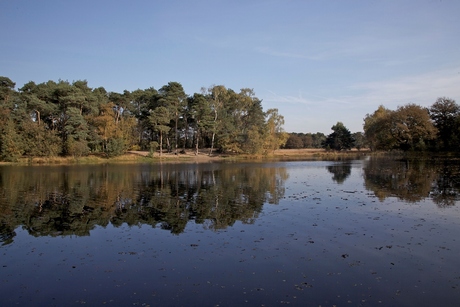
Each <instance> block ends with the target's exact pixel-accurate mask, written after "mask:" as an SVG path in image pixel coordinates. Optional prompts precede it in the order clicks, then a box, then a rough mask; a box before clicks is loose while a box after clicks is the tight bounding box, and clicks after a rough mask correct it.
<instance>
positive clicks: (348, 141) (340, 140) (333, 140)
mask: <svg viewBox="0 0 460 307" xmlns="http://www.w3.org/2000/svg"><path fill="white" fill-rule="evenodd" d="M331 129H332V131H334V132H333V133H331V134H329V135H328V136H327V138H326V141H325V142H324V145H323V147H324V148H330V149H333V150H338V151H340V150H350V149H351V148H353V147H354V146H355V140H354V138H353V136H352V135H351V132H350V130H348V129H347V128H346V127H345V126H344V124H343V123H341V122H337V124H335V125H334V126H332V128H331Z"/></svg>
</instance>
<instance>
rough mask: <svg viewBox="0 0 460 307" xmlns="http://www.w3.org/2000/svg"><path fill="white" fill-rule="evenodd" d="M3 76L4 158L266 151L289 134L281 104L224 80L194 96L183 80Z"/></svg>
mask: <svg viewBox="0 0 460 307" xmlns="http://www.w3.org/2000/svg"><path fill="white" fill-rule="evenodd" d="M15 87H16V84H15V83H14V82H13V81H12V80H10V79H9V78H7V77H0V103H1V105H0V130H1V136H0V160H2V161H16V160H17V159H19V158H21V157H50V156H74V157H81V156H86V155H89V154H100V155H104V156H107V157H113V156H117V155H121V154H123V153H124V152H126V151H127V150H149V151H152V152H157V151H159V154H160V155H161V154H162V152H163V150H166V151H169V152H174V153H176V154H178V153H180V152H181V151H183V150H185V149H187V148H189V149H191V148H193V150H196V152H197V153H198V150H199V149H200V148H206V149H209V153H212V152H213V151H215V150H217V151H219V152H232V153H246V154H261V153H267V152H270V151H273V150H275V149H277V148H279V147H280V146H281V145H283V144H284V143H285V142H286V140H287V133H285V132H284V131H283V125H284V118H283V116H282V115H280V114H278V110H277V109H269V110H267V111H266V112H264V111H263V109H262V105H261V100H260V99H259V98H257V97H256V96H255V94H254V92H253V90H251V89H247V88H245V89H241V90H240V92H235V91H233V90H231V89H228V88H226V87H225V86H223V85H214V86H211V87H209V88H207V89H206V88H203V89H202V91H201V93H195V94H193V95H187V94H186V93H185V92H184V89H183V87H182V85H181V84H180V83H178V82H169V83H168V84H167V85H164V86H163V87H161V88H160V89H159V90H156V89H154V88H153V87H151V88H148V89H145V90H141V89H138V90H135V91H132V92H130V91H127V90H125V91H124V92H123V93H116V92H107V91H106V90H105V89H104V88H103V87H98V88H90V87H89V86H88V83H87V81H81V80H79V81H74V82H72V83H70V82H68V81H63V80H59V81H58V82H55V81H48V82H44V83H40V84H36V83H35V82H32V81H30V82H28V83H27V84H25V85H24V86H23V87H21V88H19V89H18V90H16V89H15Z"/></svg>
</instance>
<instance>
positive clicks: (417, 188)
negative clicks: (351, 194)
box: [364, 158, 460, 207]
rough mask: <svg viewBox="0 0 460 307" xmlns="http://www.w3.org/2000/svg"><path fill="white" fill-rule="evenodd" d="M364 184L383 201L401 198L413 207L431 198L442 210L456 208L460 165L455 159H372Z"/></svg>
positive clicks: (368, 165) (367, 167)
mask: <svg viewBox="0 0 460 307" xmlns="http://www.w3.org/2000/svg"><path fill="white" fill-rule="evenodd" d="M364 184H365V187H366V188H367V189H368V190H371V191H373V192H374V193H375V195H376V196H377V197H378V198H379V199H380V200H381V201H383V200H384V199H385V198H387V197H398V198H399V199H401V200H404V201H407V202H411V203H413V202H418V201H421V200H423V199H425V198H427V197H430V198H432V199H433V202H434V203H436V204H437V205H438V206H439V207H447V206H453V205H454V204H455V202H456V201H458V200H459V199H460V198H459V189H460V164H459V161H458V160H453V159H400V160H395V159H383V158H372V159H370V160H369V161H368V162H367V163H366V164H365V166H364Z"/></svg>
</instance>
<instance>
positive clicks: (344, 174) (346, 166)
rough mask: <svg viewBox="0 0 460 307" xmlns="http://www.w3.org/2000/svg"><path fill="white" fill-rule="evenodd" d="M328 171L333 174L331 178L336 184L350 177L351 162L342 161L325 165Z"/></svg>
mask: <svg viewBox="0 0 460 307" xmlns="http://www.w3.org/2000/svg"><path fill="white" fill-rule="evenodd" d="M327 170H328V171H329V173H331V174H333V175H334V176H333V177H332V180H334V181H335V182H337V183H338V184H342V183H344V182H345V180H346V179H347V178H348V177H350V174H351V164H350V162H343V163H341V164H334V165H330V166H328V167H327Z"/></svg>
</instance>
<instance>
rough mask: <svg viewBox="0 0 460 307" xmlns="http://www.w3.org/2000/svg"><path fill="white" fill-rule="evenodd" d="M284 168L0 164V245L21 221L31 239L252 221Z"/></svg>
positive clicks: (280, 183)
mask: <svg viewBox="0 0 460 307" xmlns="http://www.w3.org/2000/svg"><path fill="white" fill-rule="evenodd" d="M287 177H288V175H287V172H286V169H285V168H282V167H278V168H273V167H260V166H257V165H256V166H251V165H247V166H245V167H241V166H239V167H234V166H233V167H231V166H230V165H227V166H225V165H223V166H213V165H156V166H153V165H144V166H83V167H54V168H53V167H29V168H27V167H4V168H2V170H1V172H0V193H1V194H0V195H1V197H0V242H3V243H4V244H8V243H11V242H12V241H13V238H14V236H15V233H14V229H15V228H16V227H18V226H21V225H22V226H23V227H24V228H25V229H27V231H28V232H29V233H30V234H31V235H33V236H61V235H78V236H84V235H89V232H90V230H91V229H93V228H94V227H95V226H103V227H105V226H107V225H108V224H109V223H111V224H113V225H114V226H120V225H122V224H123V223H127V224H128V225H130V226H131V225H140V224H148V225H151V226H152V227H160V228H162V229H166V230H169V231H171V232H172V233H174V234H180V233H182V232H183V231H184V229H185V227H186V225H187V223H189V222H190V221H194V222H195V223H198V224H202V225H203V226H204V227H205V228H207V229H223V228H226V227H227V226H231V225H233V224H234V223H235V222H236V221H241V222H243V223H253V222H254V219H255V218H257V216H258V214H259V213H260V211H261V210H262V206H263V204H264V203H270V204H277V203H278V201H279V199H280V198H281V197H283V196H284V182H285V180H286V179H287Z"/></svg>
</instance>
